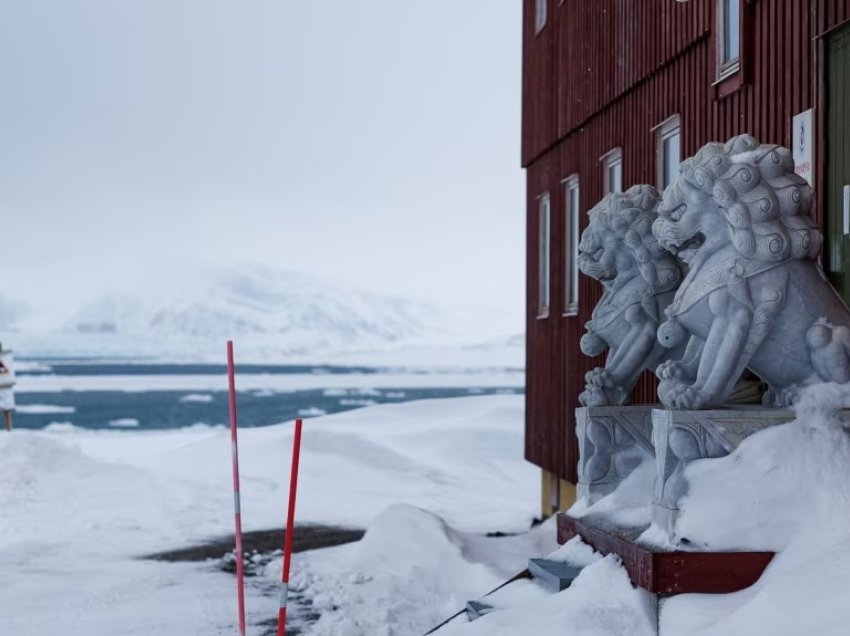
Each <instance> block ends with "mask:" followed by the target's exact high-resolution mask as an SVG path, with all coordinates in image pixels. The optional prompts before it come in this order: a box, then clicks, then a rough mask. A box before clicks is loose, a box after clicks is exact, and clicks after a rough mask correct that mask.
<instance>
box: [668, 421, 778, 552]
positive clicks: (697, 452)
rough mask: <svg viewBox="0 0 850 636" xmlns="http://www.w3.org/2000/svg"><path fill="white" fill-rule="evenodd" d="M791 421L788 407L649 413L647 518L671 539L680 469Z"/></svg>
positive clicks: (683, 488)
mask: <svg viewBox="0 0 850 636" xmlns="http://www.w3.org/2000/svg"><path fill="white" fill-rule="evenodd" d="M794 418H795V414H794V411H792V410H791V409H778V408H767V407H762V406H735V407H729V408H722V409H712V410H706V411H678V410H666V409H655V410H653V412H652V426H653V442H654V446H655V463H656V475H655V493H654V504H653V506H652V520H653V522H654V523H656V524H657V525H658V526H659V527H661V528H662V529H663V530H665V531H666V532H667V536H668V537H670V538H671V539H673V537H674V533H675V529H676V520H677V517H678V514H679V508H678V503H679V501H680V500H681V498H682V497H683V496H684V495H686V494H687V492H688V483H687V479H686V478H685V468H686V467H687V465H688V464H689V463H691V462H692V461H694V460H697V459H706V458H709V457H723V456H724V455H728V454H729V453H731V452H732V451H733V450H735V449H736V448H737V447H738V446H739V445H740V443H741V442H743V441H744V440H745V439H746V438H747V437H749V436H750V435H752V434H753V433H758V432H759V431H761V430H763V429H765V428H768V427H770V426H777V425H779V424H785V423H787V422H790V421H791V420H793V419H794Z"/></svg>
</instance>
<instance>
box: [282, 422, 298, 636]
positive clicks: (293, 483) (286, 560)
mask: <svg viewBox="0 0 850 636" xmlns="http://www.w3.org/2000/svg"><path fill="white" fill-rule="evenodd" d="M300 457H301V420H295V436H294V437H293V439H292V469H291V472H290V475H289V510H288V511H287V513H286V535H285V539H284V542H283V572H282V574H281V577H280V579H281V581H280V609H279V610H278V615H277V636H286V602H287V599H288V595H289V565H290V563H291V562H292V535H293V534H295V493H296V492H297V490H298V462H299V460H300Z"/></svg>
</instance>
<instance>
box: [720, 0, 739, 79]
mask: <svg viewBox="0 0 850 636" xmlns="http://www.w3.org/2000/svg"><path fill="white" fill-rule="evenodd" d="M720 4H721V9H722V11H723V56H722V58H721V62H722V63H724V64H726V63H727V62H731V61H732V60H735V59H737V58H738V57H740V54H741V0H721V3H720Z"/></svg>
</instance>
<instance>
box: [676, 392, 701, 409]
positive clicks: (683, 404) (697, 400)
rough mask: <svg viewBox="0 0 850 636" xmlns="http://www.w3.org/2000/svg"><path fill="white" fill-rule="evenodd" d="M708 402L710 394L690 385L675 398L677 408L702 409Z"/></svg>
mask: <svg viewBox="0 0 850 636" xmlns="http://www.w3.org/2000/svg"><path fill="white" fill-rule="evenodd" d="M707 404H708V396H706V394H705V393H703V392H702V391H701V390H700V389H698V388H696V387H693V386H689V387H687V388H686V389H685V390H684V391H682V392H681V394H680V395H678V396H677V397H676V399H675V405H676V408H680V409H701V408H704V407H705V406H706V405H707Z"/></svg>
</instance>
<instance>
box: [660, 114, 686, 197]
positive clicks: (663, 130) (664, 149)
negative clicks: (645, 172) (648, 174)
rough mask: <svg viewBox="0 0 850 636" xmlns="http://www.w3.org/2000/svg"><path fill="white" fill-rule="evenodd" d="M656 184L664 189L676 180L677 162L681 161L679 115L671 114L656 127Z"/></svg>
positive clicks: (677, 172)
mask: <svg viewBox="0 0 850 636" xmlns="http://www.w3.org/2000/svg"><path fill="white" fill-rule="evenodd" d="M656 130H657V131H658V151H657V152H658V185H659V187H660V188H661V190H664V189H665V188H666V187H667V186H668V185H670V184H671V183H673V182H674V181H675V180H676V177H677V176H678V174H679V163H680V162H681V161H682V147H681V135H680V134H679V116H678V115H673V116H672V117H670V118H669V119H667V120H665V121H664V122H662V123H661V124H660V125H659V126H658V128H656Z"/></svg>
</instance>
